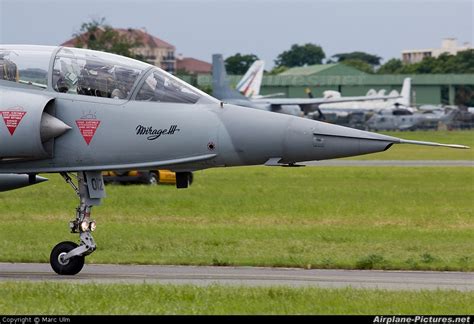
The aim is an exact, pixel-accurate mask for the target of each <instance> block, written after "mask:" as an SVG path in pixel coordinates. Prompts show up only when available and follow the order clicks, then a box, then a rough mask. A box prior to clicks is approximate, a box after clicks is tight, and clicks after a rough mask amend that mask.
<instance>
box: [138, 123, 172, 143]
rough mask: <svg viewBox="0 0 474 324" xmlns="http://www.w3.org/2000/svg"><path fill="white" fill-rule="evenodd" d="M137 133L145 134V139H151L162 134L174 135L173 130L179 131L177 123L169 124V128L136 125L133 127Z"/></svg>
mask: <svg viewBox="0 0 474 324" xmlns="http://www.w3.org/2000/svg"><path fill="white" fill-rule="evenodd" d="M135 131H136V134H137V135H146V136H147V140H149V141H153V140H156V139H157V138H159V137H161V136H162V135H174V133H175V132H179V131H180V129H179V128H178V125H171V126H170V127H169V128H153V126H143V125H138V126H137V127H136V128H135Z"/></svg>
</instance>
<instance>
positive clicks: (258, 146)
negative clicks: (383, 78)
mask: <svg viewBox="0 0 474 324" xmlns="http://www.w3.org/2000/svg"><path fill="white" fill-rule="evenodd" d="M0 58H1V59H0V79H1V80H0V115H1V116H2V120H0V189H1V190H2V191H5V190H11V189H15V188H19V187H25V186H29V185H33V184H35V183H39V182H42V181H44V180H45V178H42V177H39V176H38V174H39V173H59V174H61V176H62V177H63V178H64V180H65V182H66V183H68V184H69V185H70V186H71V187H72V188H73V191H74V192H75V193H76V194H77V195H78V196H79V206H78V208H77V209H76V213H75V217H74V219H73V220H72V221H71V222H70V229H71V232H72V233H76V234H78V235H79V244H76V243H74V242H70V241H66V242H61V243H59V244H57V245H56V246H55V247H54V248H53V250H52V252H51V255H50V264H51V267H52V268H53V270H54V271H55V272H56V273H58V274H60V275H74V274H77V273H79V272H80V271H81V269H82V268H83V265H84V260H85V257H86V256H87V255H89V254H91V253H92V252H94V251H95V249H96V243H95V241H94V239H93V237H92V232H93V231H94V230H95V229H96V222H95V221H94V220H93V219H92V217H91V212H92V207H93V206H96V205H99V204H100V203H101V200H102V198H104V197H105V187H104V182H103V178H102V173H101V171H104V170H131V169H134V170H150V169H151V168H162V169H169V170H172V171H174V172H176V177H177V179H176V181H177V187H178V188H185V187H187V186H188V183H189V180H190V177H189V175H190V172H192V171H196V170H202V169H207V168H213V167H231V166H241V165H260V164H264V165H271V166H277V165H279V166H295V165H297V163H298V162H301V161H311V160H324V159H332V158H338V157H346V156H353V155H360V154H367V153H374V152H380V151H384V150H387V149H388V148H390V146H392V145H393V144H420V145H432V146H448V147H453V148H466V147H465V146H462V145H445V144H439V143H431V142H418V141H410V140H403V139H399V138H396V137H392V136H386V135H380V134H375V133H370V132H365V131H360V130H355V129H350V128H344V127H341V126H336V125H330V124H327V123H322V122H318V121H314V120H309V119H304V118H298V117H294V116H289V115H283V114H275V113H271V112H266V111H261V110H257V109H243V108H242V107H238V106H234V105H231V104H226V103H223V102H221V101H219V100H217V99H215V98H213V97H211V96H209V95H207V94H206V93H204V92H202V91H200V90H198V89H196V88H194V87H192V86H190V85H189V84H186V83H185V82H183V81H181V80H179V79H178V78H176V77H174V76H172V75H170V74H168V73H166V72H164V71H163V70H161V69H159V68H157V67H155V66H151V65H148V64H146V63H143V62H140V61H136V60H132V59H129V58H125V57H121V56H117V55H113V54H108V53H104V52H97V51H91V50H86V49H78V48H67V47H49V46H27V45H0ZM32 69H35V70H34V71H36V72H38V73H35V74H34V75H32V74H31V73H27V72H28V71H32ZM40 72H41V73H40ZM74 173H75V174H76V175H75V176H74V175H73V174H74Z"/></svg>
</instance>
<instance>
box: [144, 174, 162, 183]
mask: <svg viewBox="0 0 474 324" xmlns="http://www.w3.org/2000/svg"><path fill="white" fill-rule="evenodd" d="M158 182H159V179H158V175H157V174H156V173H155V172H150V173H149V174H148V178H147V179H146V183H147V184H149V185H150V186H156V185H157V184H158Z"/></svg>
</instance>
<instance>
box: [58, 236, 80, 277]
mask: <svg viewBox="0 0 474 324" xmlns="http://www.w3.org/2000/svg"><path fill="white" fill-rule="evenodd" d="M76 247H78V245H77V244H76V243H74V242H69V241H65V242H61V243H59V244H57V245H56V246H55V247H54V248H53V250H52V251H51V256H50V257H49V263H50V264H51V268H53V270H54V272H56V273H57V274H59V275H65V276H72V275H75V274H77V273H79V272H80V271H81V270H82V267H83V266H84V256H75V257H73V258H71V259H69V260H68V261H67V262H65V263H61V262H60V261H59V256H60V255H61V254H65V253H68V252H69V251H71V250H73V249H75V248H76Z"/></svg>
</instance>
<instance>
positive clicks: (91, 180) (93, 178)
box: [85, 171, 105, 199]
mask: <svg viewBox="0 0 474 324" xmlns="http://www.w3.org/2000/svg"><path fill="white" fill-rule="evenodd" d="M85 173H86V177H87V179H86V181H87V190H88V191H89V197H90V198H92V199H100V198H105V186H104V179H103V178H102V172H100V171H93V172H92V171H89V172H85Z"/></svg>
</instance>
